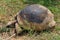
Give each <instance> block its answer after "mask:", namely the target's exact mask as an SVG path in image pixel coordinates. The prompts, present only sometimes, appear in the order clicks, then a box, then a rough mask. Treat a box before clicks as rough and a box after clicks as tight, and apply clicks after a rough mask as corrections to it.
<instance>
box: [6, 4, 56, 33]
mask: <svg viewBox="0 0 60 40" xmlns="http://www.w3.org/2000/svg"><path fill="white" fill-rule="evenodd" d="M13 24H14V27H15V28H16V31H17V33H19V32H21V31H23V29H25V30H31V29H32V30H36V31H42V30H46V29H49V28H54V26H55V21H54V15H53V14H52V13H51V11H50V10H49V9H47V8H46V7H44V6H42V5H38V4H33V5H29V6H27V7H25V8H24V9H23V10H21V11H20V12H19V13H18V14H17V15H16V17H15V21H13V22H11V23H10V24H8V26H10V25H13ZM8 26H7V27H8Z"/></svg>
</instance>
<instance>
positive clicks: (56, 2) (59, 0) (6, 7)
mask: <svg viewBox="0 0 60 40" xmlns="http://www.w3.org/2000/svg"><path fill="white" fill-rule="evenodd" d="M30 4H41V5H43V6H46V7H47V8H48V9H50V10H51V11H52V13H53V14H54V15H55V21H56V23H57V25H56V28H55V30H56V31H55V32H50V33H49V32H42V33H40V35H38V36H32V39H31V40H60V0H0V23H3V24H7V23H8V21H11V20H14V19H13V17H14V16H15V15H16V14H17V12H18V11H20V10H21V9H23V8H24V7H25V6H26V5H30ZM9 18H10V19H9ZM0 30H1V31H3V32H4V31H5V28H3V29H0ZM30 34H31V33H30ZM29 38H31V37H29ZM33 38H34V39H33ZM26 40H27V38H26Z"/></svg>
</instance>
